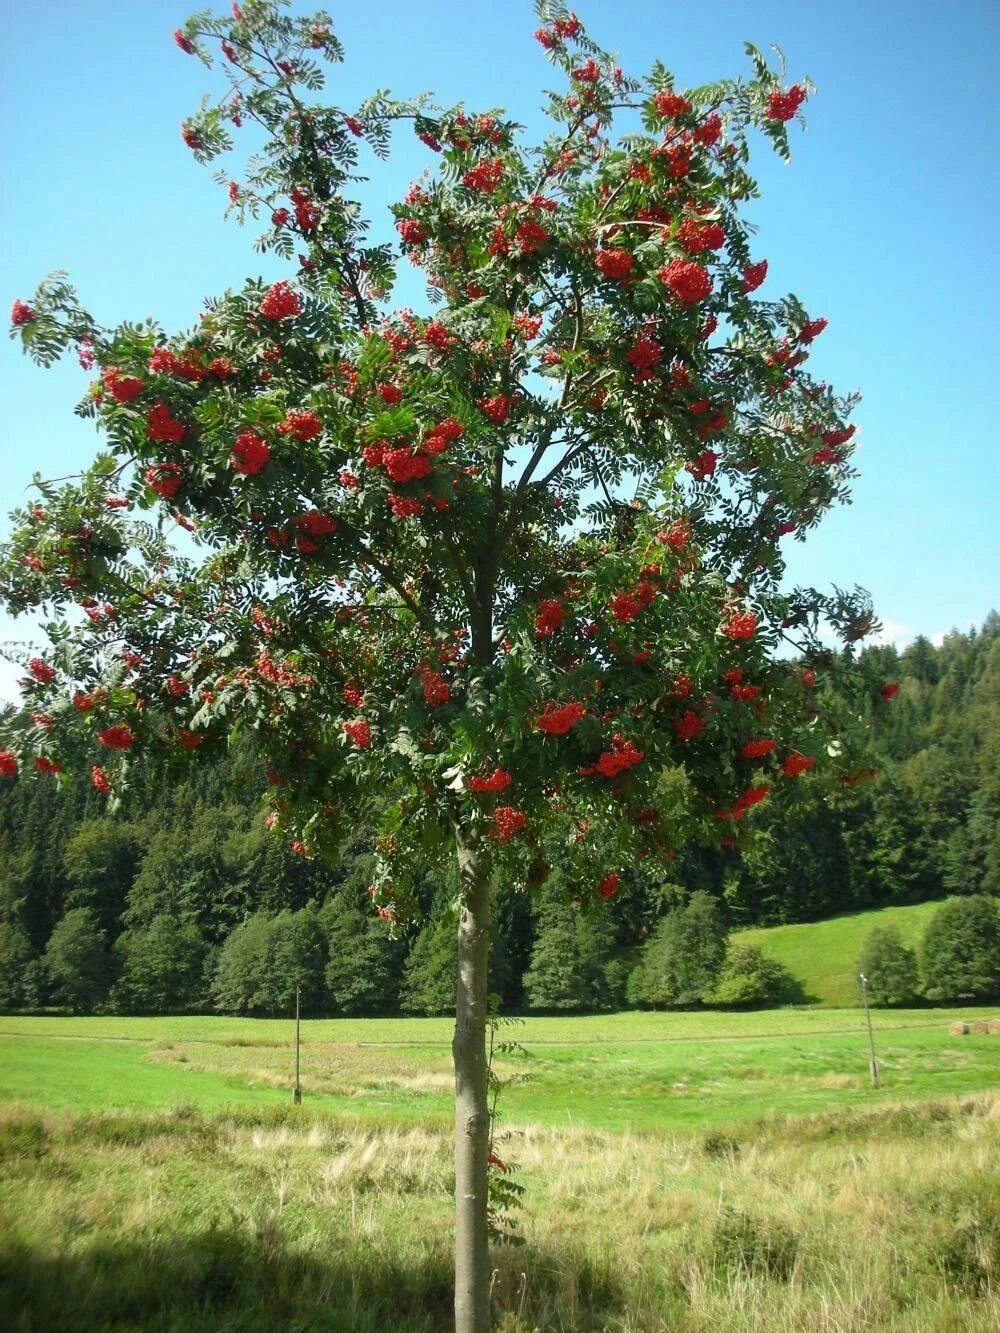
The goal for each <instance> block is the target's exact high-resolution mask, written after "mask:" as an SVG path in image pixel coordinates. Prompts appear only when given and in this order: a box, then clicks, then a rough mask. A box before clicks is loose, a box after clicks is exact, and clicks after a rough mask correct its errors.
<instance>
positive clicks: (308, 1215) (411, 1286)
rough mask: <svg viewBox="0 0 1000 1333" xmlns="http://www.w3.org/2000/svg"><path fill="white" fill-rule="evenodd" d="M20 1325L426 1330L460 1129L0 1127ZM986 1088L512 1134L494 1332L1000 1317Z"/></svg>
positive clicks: (438, 1288) (843, 1329)
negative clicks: (844, 1108)
mask: <svg viewBox="0 0 1000 1333" xmlns="http://www.w3.org/2000/svg"><path fill="white" fill-rule="evenodd" d="M0 1148H2V1151H3V1169H4V1173H5V1177H6V1180H7V1185H6V1188H5V1193H4V1197H3V1202H2V1204H0V1226H2V1240H0V1279H3V1281H4V1282H5V1285H6V1289H7V1304H6V1309H7V1310H8V1312H11V1313H10V1318H11V1319H12V1322H11V1323H10V1324H8V1325H5V1327H12V1328H15V1329H18V1330H35V1329H37V1330H39V1331H41V1330H45V1333H48V1330H58V1329H73V1330H74V1333H76V1331H77V1330H87V1329H98V1328H99V1329H113V1330H117V1329H125V1328H149V1329H162V1330H177V1333H180V1331H181V1330H184V1333H187V1331H188V1330H207V1329H219V1330H221V1329H233V1330H235V1329H240V1330H244V1329H261V1330H264V1329H273V1328H295V1329H304V1330H311V1329H316V1330H319V1329H320V1328H323V1329H335V1330H338V1329H344V1330H351V1333H365V1331H366V1330H372V1331H374V1330H375V1329H398V1330H414V1331H415V1330H418V1329H419V1330H425V1331H429V1330H438V1329H442V1328H446V1327H447V1322H448V1301H449V1293H448V1275H449V1257H450V1211H451V1200H450V1161H449V1142H448V1135H447V1132H446V1131H445V1130H444V1129H437V1128H434V1127H433V1126H429V1125H426V1124H425V1125H414V1126H412V1127H406V1126H401V1125H379V1124H373V1123H371V1122H370V1121H369V1122H366V1121H360V1120H359V1121H355V1122H349V1121H346V1120H343V1119H338V1118H335V1117H332V1116H326V1115H318V1114H316V1113H315V1112H314V1111H310V1110H309V1109H308V1108H306V1107H304V1108H300V1109H298V1110H296V1109H295V1108H291V1107H287V1108H283V1109H282V1110H280V1111H271V1110H262V1111H257V1112H252V1113H251V1112H248V1113H245V1114H242V1115H218V1116H208V1115H201V1114H196V1113H191V1112H179V1113H174V1114H166V1115H160V1116H146V1117H135V1116H132V1117H128V1116H124V1115H121V1116H110V1115H105V1116H92V1117H84V1116H71V1115H68V1114H67V1115H61V1116H52V1115H38V1114H33V1113H29V1112H16V1111H13V1110H10V1109H8V1110H7V1111H5V1112H3V1113H2V1114H0ZM998 1149H1000V1094H993V1093H987V1094H982V1095H979V1096H975V1097H968V1098H963V1099H953V1100H948V1101H938V1102H927V1103H924V1104H922V1105H919V1106H913V1105H910V1106H893V1105H887V1106H883V1107H882V1108H880V1109H878V1110H864V1111H860V1110H859V1111H855V1112H847V1113H839V1114H831V1115H821V1116H812V1117H807V1118H800V1119H792V1118H788V1119H785V1120H783V1121H780V1122H777V1121H776V1122H771V1123H769V1124H766V1125H764V1126H759V1127H757V1128H756V1129H752V1128H747V1129H745V1130H742V1131H734V1132H733V1133H732V1135H729V1134H727V1135H722V1134H710V1135H708V1136H705V1135H701V1136H699V1135H693V1134H690V1133H686V1134H685V1133H677V1134H671V1135H653V1134H650V1135H615V1134H611V1133H607V1132H603V1131H600V1130H594V1129H582V1128H580V1129H571V1128H570V1129H553V1128H547V1127H541V1126H539V1125H536V1124H524V1125H520V1126H519V1125H516V1124H512V1125H510V1126H509V1127H508V1128H507V1130H506V1138H505V1140H504V1142H503V1143H502V1145H500V1150H501V1152H502V1154H503V1156H504V1157H505V1158H506V1159H508V1160H510V1161H512V1162H514V1163H516V1166H517V1169H518V1173H519V1177H520V1179H521V1180H522V1181H523V1183H524V1184H525V1185H526V1186H527V1195H526V1204H525V1207H524V1210H523V1216H522V1231H523V1236H524V1242H525V1243H524V1245H523V1246H521V1247H502V1248H501V1249H499V1250H498V1251H497V1252H496V1255H495V1264H496V1271H495V1274H494V1304H495V1308H496V1312H497V1316H498V1320H499V1324H500V1327H501V1328H502V1329H504V1330H505V1333H532V1330H536V1329H537V1330H550V1329H551V1330H566V1331H567V1333H568V1331H569V1330H594V1331H595V1333H596V1330H599V1329H600V1330H610V1331H611V1333H640V1330H641V1331H643V1333H646V1331H648V1333H652V1331H653V1330H666V1329H671V1330H681V1331H682V1333H709V1330H712V1331H713V1333H714V1330H719V1329H723V1330H738V1331H742V1330H746V1331H747V1333H750V1331H751V1330H754V1331H756V1330H760V1333H775V1331H781V1330H789V1331H791V1330H810V1331H812V1330H824V1333H860V1331H861V1330H868V1329H886V1330H912V1331H913V1333H917V1330H919V1331H920V1333H924V1331H925V1330H941V1331H942V1333H943V1331H944V1330H955V1333H958V1331H959V1330H961V1331H962V1333H967V1331H975V1330H984V1331H985V1330H987V1329H995V1328H996V1327H997V1326H998V1323H1000V1178H998V1163H1000V1153H998Z"/></svg>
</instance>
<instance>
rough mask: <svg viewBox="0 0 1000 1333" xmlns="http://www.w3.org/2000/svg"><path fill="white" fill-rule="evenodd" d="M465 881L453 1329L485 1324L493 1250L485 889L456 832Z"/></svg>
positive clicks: (476, 1330) (475, 849)
mask: <svg viewBox="0 0 1000 1333" xmlns="http://www.w3.org/2000/svg"><path fill="white" fill-rule="evenodd" d="M455 845H456V850H457V852H458V866H459V871H460V874H461V877H462V906H461V909H460V912H459V918H458V997H457V1005H456V1010H455V1038H454V1041H453V1042H452V1047H451V1049H452V1055H453V1056H454V1061H455V1330H456V1333H486V1330H488V1329H489V1327H490V1249H489V1239H488V1236H487V1230H486V1207H487V1184H486V1155H487V1152H488V1148H489V1130H490V1123H489V1121H490V1117H489V1103H488V1100H487V1087H486V1003H487V989H486V968H487V963H488V960H489V952H490V931H489V923H490V900H489V888H488V886H487V884H486V880H485V877H484V875H483V873H482V866H481V863H480V857H479V835H478V832H477V831H476V830H474V829H463V828H460V827H456V829H455Z"/></svg>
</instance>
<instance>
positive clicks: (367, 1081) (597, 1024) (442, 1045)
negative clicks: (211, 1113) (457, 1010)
mask: <svg viewBox="0 0 1000 1333" xmlns="http://www.w3.org/2000/svg"><path fill="white" fill-rule="evenodd" d="M995 1012H1000V1010H998V1011H992V1010H978V1009H977V1010H968V1011H963V1013H965V1014H967V1016H968V1017H991V1016H994V1013H995ZM953 1017H954V1011H952V1010H934V1009H927V1010H892V1011H885V1012H882V1013H879V1014H878V1015H877V1016H876V1019H875V1022H876V1031H877V1039H878V1045H879V1056H880V1059H881V1062H882V1069H883V1081H884V1093H883V1096H888V1097H895V1098H906V1099H911V1098H921V1097H938V1096H943V1095H949V1094H957V1093H971V1092H977V1091H980V1090H983V1089H987V1088H991V1087H996V1086H997V1085H998V1083H1000V1037H988V1036H982V1037H980V1036H977V1037H972V1036H970V1037H966V1038H961V1039H957V1038H954V1037H951V1036H950V1035H949V1033H948V1024H949V1022H950V1020H951V1019H952V1018H953ZM302 1032H303V1053H302V1082H303V1086H304V1088H305V1093H306V1097H307V1099H308V1100H309V1102H310V1104H313V1105H315V1106H316V1107H318V1108H320V1109H322V1110H325V1111H336V1112H340V1113H344V1114H348V1115H351V1116H360V1117H365V1118H375V1119H379V1120H382V1121H387V1120H389V1121H395V1122H407V1123H412V1122H414V1121H423V1120H427V1119H428V1118H431V1119H434V1118H439V1119H442V1120H443V1119H444V1118H446V1117H448V1116H449V1115H450V1113H451V1095H452V1072H451V1049H450V1043H451V1023H450V1021H449V1020H448V1019H443V1018H442V1019H402V1020H399V1019H364V1020H338V1019H319V1020H313V1021H306V1022H304V1023H303V1025H302ZM292 1034H293V1027H292V1025H291V1024H290V1023H287V1022H281V1021H277V1020H254V1019H226V1018H211V1017H192V1018H164V1019H153V1018H149V1019H143V1018H79V1019H74V1018H4V1019H0V1098H2V1099H4V1100H6V1101H8V1102H16V1103H21V1104H24V1105H33V1106H37V1107H41V1108H47V1109H51V1108H65V1109H68V1110H75V1111H83V1112H88V1113H89V1112H94V1111H101V1110H106V1109H135V1110H141V1111H148V1110H162V1109H167V1108H170V1107H172V1106H178V1105H188V1106H193V1107H199V1108H203V1109H205V1110H213V1109H218V1108H221V1107H227V1106H234V1105H240V1106H247V1105H251V1106H267V1105H278V1104H281V1103H282V1102H283V1101H286V1100H287V1098H288V1089H289V1087H290V1086H291V1079H292V1067H293V1066H292V1046H291V1041H292ZM509 1035H511V1036H513V1037H514V1038H515V1039H516V1040H517V1041H518V1042H519V1043H520V1045H521V1047H522V1048H523V1049H522V1052H521V1053H520V1054H517V1055H513V1056H509V1057H505V1058H504V1059H503V1060H502V1061H499V1062H498V1065H497V1068H498V1071H499V1072H500V1073H501V1074H502V1075H517V1076H518V1077H519V1079H520V1078H521V1077H522V1076H523V1081H519V1082H518V1083H516V1084H515V1085H512V1086H511V1087H510V1088H509V1090H508V1091H507V1093H506V1094H505V1097H504V1109H505V1113H506V1115H507V1116H508V1117H509V1119H510V1120H511V1121H512V1122H513V1123H517V1124H534V1125H546V1126H563V1125H579V1126H588V1127H591V1128H594V1129H602V1130H608V1131H611V1132H615V1133H646V1132H657V1133H659V1132H666V1131H674V1130H686V1129H698V1128H712V1127H719V1126H722V1127H725V1126H730V1125H738V1124H744V1123H746V1122H747V1121H748V1120H754V1119H759V1118H762V1117H765V1116H784V1115H801V1114H806V1113H818V1112H832V1111H836V1110H837V1109H840V1108H847V1107H851V1106H856V1105H860V1104H866V1103H867V1102H868V1101H869V1100H870V1099H871V1092H870V1090H869V1088H868V1074H867V1060H868V1051H867V1036H866V1033H865V1029H864V1020H863V1017H862V1015H861V1013H860V1012H859V1011H858V1010H856V1009H849V1010H819V1009H780V1010H768V1011H764V1012H761V1013H750V1014H723V1013H692V1014H677V1013H674V1014H650V1013H626V1014H613V1015H602V1016H596V1017H585V1018H530V1019H527V1020H525V1021H524V1022H523V1023H519V1024H517V1025H516V1026H514V1027H513V1028H511V1029H510V1033H509Z"/></svg>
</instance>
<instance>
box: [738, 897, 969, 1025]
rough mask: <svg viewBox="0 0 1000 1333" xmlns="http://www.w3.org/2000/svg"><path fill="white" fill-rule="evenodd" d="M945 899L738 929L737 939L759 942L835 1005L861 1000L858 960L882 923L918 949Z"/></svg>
mask: <svg viewBox="0 0 1000 1333" xmlns="http://www.w3.org/2000/svg"><path fill="white" fill-rule="evenodd" d="M942 901H944V900H940V901H938V902H932V903H916V904H914V905H913V906H910V907H881V908H879V909H877V910H876V911H873V912H852V913H851V914H850V915H849V916H835V917H830V918H829V919H828V920H826V921H812V922H809V923H808V924H806V925H796V926H770V927H767V928H764V927H761V928H757V929H753V930H741V931H737V932H736V933H734V935H733V941H734V943H735V942H738V943H740V944H753V945H756V947H757V948H758V949H760V951H761V952H762V953H764V954H766V955H767V956H768V958H773V959H775V960H776V961H777V962H779V963H782V964H783V965H784V966H785V967H786V968H787V969H788V971H789V972H791V974H792V976H794V977H796V978H797V979H798V980H799V981H801V982H802V984H803V985H804V987H805V990H806V995H807V996H808V998H809V999H810V1000H812V1001H815V1002H816V1003H818V1004H820V1005H824V1006H828V1007H832V1008H841V1007H846V1006H849V1005H856V1004H860V1002H861V1001H860V995H859V993H858V959H859V958H860V956H861V949H862V947H863V945H864V942H865V939H866V938H867V936H868V935H869V934H870V933H871V931H872V930H874V928H875V927H876V926H894V927H895V928H896V929H897V930H898V931H899V934H900V936H901V937H902V940H903V943H904V944H907V945H909V946H910V948H914V947H916V945H917V944H918V943H919V941H920V937H921V936H922V935H923V933H924V930H925V929H926V927H927V923H928V921H930V919H931V917H932V916H933V915H934V913H935V912H936V911H937V909H938V908H939V907H940V906H941V902H942Z"/></svg>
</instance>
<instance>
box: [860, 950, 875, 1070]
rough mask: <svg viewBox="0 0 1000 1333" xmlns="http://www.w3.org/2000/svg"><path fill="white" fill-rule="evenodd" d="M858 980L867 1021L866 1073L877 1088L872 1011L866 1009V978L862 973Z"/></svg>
mask: <svg viewBox="0 0 1000 1333" xmlns="http://www.w3.org/2000/svg"><path fill="white" fill-rule="evenodd" d="M858 980H859V981H860V982H861V996H862V998H863V1000H864V1002H865V1018H866V1019H867V1020H868V1046H869V1048H870V1050H871V1057H870V1059H869V1061H868V1071H869V1073H870V1074H871V1076H872V1087H873V1088H877V1087H878V1057H877V1056H876V1054H875V1034H874V1032H872V1011H871V1010H870V1009H869V1007H868V978H867V977H866V976H865V974H864V973H863V972H860V973H859V974H858Z"/></svg>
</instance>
